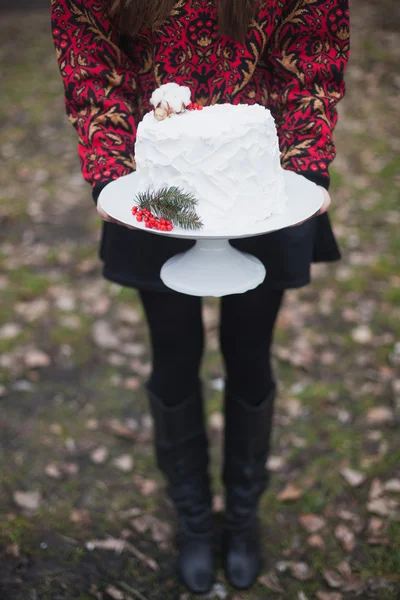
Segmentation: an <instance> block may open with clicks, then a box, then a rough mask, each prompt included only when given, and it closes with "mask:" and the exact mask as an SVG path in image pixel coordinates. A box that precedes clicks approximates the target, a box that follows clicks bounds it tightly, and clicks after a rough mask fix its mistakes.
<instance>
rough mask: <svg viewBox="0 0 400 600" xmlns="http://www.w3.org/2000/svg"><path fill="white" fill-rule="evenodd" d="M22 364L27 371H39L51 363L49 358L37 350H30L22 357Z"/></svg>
mask: <svg viewBox="0 0 400 600" xmlns="http://www.w3.org/2000/svg"><path fill="white" fill-rule="evenodd" d="M24 363H25V366H26V367H28V369H40V368H44V367H48V366H49V365H50V363H51V359H50V356H49V355H48V354H46V353H45V352H42V350H38V349H37V348H30V349H29V350H27V351H26V353H25V356H24Z"/></svg>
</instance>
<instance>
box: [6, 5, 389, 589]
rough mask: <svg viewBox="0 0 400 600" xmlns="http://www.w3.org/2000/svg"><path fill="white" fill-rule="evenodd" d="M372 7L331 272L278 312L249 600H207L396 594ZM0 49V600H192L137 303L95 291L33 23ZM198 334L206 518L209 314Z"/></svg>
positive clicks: (385, 156)
mask: <svg viewBox="0 0 400 600" xmlns="http://www.w3.org/2000/svg"><path fill="white" fill-rule="evenodd" d="M3 4H4V2H3V3H2V4H0V8H2V7H3ZM385 5H386V4H385V3H384V4H383V5H381V4H380V5H379V10H378V9H377V11H376V13H374V11H373V10H372V8H368V4H366V3H354V6H353V40H354V41H353V57H352V62H351V65H350V67H349V69H348V74H347V81H348V95H347V98H346V100H345V101H344V102H343V104H342V105H341V107H340V113H341V118H340V126H339V128H338V132H337V136H336V139H337V144H338V158H337V160H336V162H335V166H334V169H333V172H332V179H333V188H332V197H333V200H334V211H333V214H334V221H335V224H336V229H337V232H338V234H339V235H340V238H341V241H342V248H343V254H344V260H343V261H342V263H341V264H338V265H335V266H330V267H327V266H320V267H318V268H317V269H315V278H314V284H313V285H312V286H309V287H308V288H306V289H304V290H300V291H296V292H291V293H290V294H288V296H287V298H286V304H285V308H284V311H283V312H282V315H281V318H280V322H279V328H278V331H277V341H276V347H275V355H276V368H277V374H278V378H279V380H280V401H279V407H278V414H277V418H276V431H275V438H274V451H273V459H272V461H271V464H270V466H271V468H272V469H273V471H274V477H273V480H272V484H271V488H270V490H269V491H268V493H267V494H266V496H265V498H264V500H263V521H264V528H265V554H266V558H267V564H266V567H265V571H264V573H263V577H262V578H261V579H260V582H259V583H258V584H257V586H255V587H254V589H253V590H251V591H250V592H248V593H246V594H242V595H240V594H236V595H235V593H234V592H233V590H230V589H229V588H228V586H227V584H226V582H225V580H224V578H223V575H222V573H220V575H219V584H218V585H219V587H218V586H217V587H216V588H215V590H214V592H213V594H212V595H211V596H210V598H211V597H212V598H232V599H235V600H238V598H245V599H247V600H255V599H258V600H264V599H265V598H270V597H271V598H278V599H279V598H280V599H283V600H292V599H293V600H307V599H308V600H311V599H314V598H318V599H321V600H341V599H344V600H350V599H351V600H353V599H354V598H355V597H361V598H363V599H364V598H366V599H367V598H373V599H377V600H388V599H393V600H394V599H396V598H398V597H399V594H400V581H399V573H400V551H399V548H400V521H399V515H400V493H399V490H400V468H399V465H400V451H399V444H398V435H399V434H398V423H399V417H400V375H399V366H400V294H399V284H400V277H399V271H398V263H399V255H400V244H399V236H398V230H399V213H398V205H399V184H400V160H399V155H400V135H399V133H400V125H399V119H398V115H399V108H400V105H399V88H400V79H399V74H398V72H397V73H396V69H398V67H397V65H398V64H399V59H400V56H399V46H398V42H397V36H398V25H399V24H398V23H397V22H396V21H395V19H394V18H393V16H392V15H391V13H389V11H388V10H385ZM13 6H17V4H16V3H13ZM30 6H32V3H30ZM0 40H1V42H0V61H1V70H2V102H1V104H0V128H1V132H2V144H1V147H0V154H1V158H2V160H1V161H0V181H1V182H2V184H1V188H0V227H1V234H2V235H1V239H0V289H1V293H0V403H1V421H0V424H1V429H2V432H1V440H2V448H1V453H0V504H1V514H0V521H1V522H0V554H1V560H0V596H1V598H2V600H89V599H97V600H101V599H104V600H107V599H109V598H121V599H124V600H129V598H135V599H136V598H141V599H142V600H143V598H145V599H147V600H176V599H181V600H187V599H189V596H188V595H186V594H185V592H184V590H183V589H182V588H180V587H179V585H177V584H176V583H175V582H174V552H173V546H172V544H171V527H172V525H173V513H172V511H171V508H170V506H169V504H168V502H167V501H166V499H165V496H164V494H163V491H162V481H161V479H160V477H159V474H158V472H157V470H156V469H155V466H154V460H153V455H152V448H151V435H152V432H151V422H150V419H149V415H148V411H147V405H146V398H145V396H144V393H143V390H142V383H143V381H144V380H145V379H146V377H147V374H148V371H149V368H150V367H149V355H148V348H147V332H146V329H145V326H144V324H143V320H142V315H141V311H140V307H139V305H138V302H137V297H136V294H135V293H134V292H132V291H129V290H125V289H122V288H120V287H118V286H114V285H109V284H108V283H106V282H104V281H103V280H102V278H101V271H100V265H99V263H98V260H97V256H96V247H97V241H98V237H99V223H98V221H97V218H96V215H95V214H94V211H93V205H92V202H91V200H90V197H89V191H88V189H87V187H86V185H85V184H84V183H83V182H82V180H81V176H80V171H79V165H78V160H77V156H76V149H75V146H76V138H75V134H74V132H73V131H72V129H71V127H70V126H69V125H68V123H67V122H66V120H65V118H64V108H63V100H62V89H61V82H60V79H59V76H58V72H57V67H56V63H55V57H54V51H53V46H52V41H51V39H50V37H49V24H48V14H47V12H41V11H34V12H32V13H27V12H26V10H25V11H24V12H22V13H19V15H18V18H17V17H16V16H15V15H11V14H8V13H4V12H3V13H2V14H1V19H0ZM27 48H29V52H27V51H26V49H27ZM3 73H4V74H3ZM205 317H206V322H207V341H208V353H207V357H206V360H205V364H204V379H205V382H206V390H207V397H208V403H207V410H208V415H209V418H210V421H209V423H210V433H211V436H212V440H213V472H214V475H215V494H216V507H217V508H218V507H220V505H221V495H220V494H221V486H220V479H219V469H220V457H219V452H218V449H219V444H220V441H221V426H222V423H221V418H220V410H221V391H220V384H221V377H222V368H221V362H220V359H219V355H218V352H217V320H218V304H217V303H216V302H210V301H208V302H207V303H206V307H205ZM288 486H294V487H288ZM283 491H284V492H285V493H284V494H283V495H282V492H283ZM285 498H286V499H285ZM216 519H217V522H219V516H218V514H217V516H216ZM99 546H100V547H99ZM324 594H325V595H324ZM329 594H330V595H329Z"/></svg>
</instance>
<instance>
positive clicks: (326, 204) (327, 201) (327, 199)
mask: <svg viewBox="0 0 400 600" xmlns="http://www.w3.org/2000/svg"><path fill="white" fill-rule="evenodd" d="M318 187H319V189H320V190H322V193H323V195H324V201H323V203H322V206H321V208H320V209H319V210H317V212H316V213H314V214H313V215H311V217H308V219H304V221H300V223H295V224H294V225H292V227H297V226H298V225H302V224H303V223H305V222H306V221H308V220H309V219H312V218H313V217H317V216H318V215H323V214H324V213H326V212H327V211H328V210H329V207H330V205H331V197H330V195H329V192H328V191H327V190H326V189H325V188H323V187H322V186H320V185H319V186H318Z"/></svg>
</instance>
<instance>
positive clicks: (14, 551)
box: [6, 542, 20, 558]
mask: <svg viewBox="0 0 400 600" xmlns="http://www.w3.org/2000/svg"><path fill="white" fill-rule="evenodd" d="M6 554H7V555H8V556H14V557H15V558H19V557H20V548H19V544H17V542H14V543H13V544H9V545H8V546H6Z"/></svg>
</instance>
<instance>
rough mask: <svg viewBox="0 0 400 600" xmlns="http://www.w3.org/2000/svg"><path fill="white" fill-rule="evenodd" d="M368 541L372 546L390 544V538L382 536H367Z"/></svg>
mask: <svg viewBox="0 0 400 600" xmlns="http://www.w3.org/2000/svg"><path fill="white" fill-rule="evenodd" d="M367 543H368V544H369V545H370V546H390V540H389V538H386V537H384V538H380V537H369V538H367Z"/></svg>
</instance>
